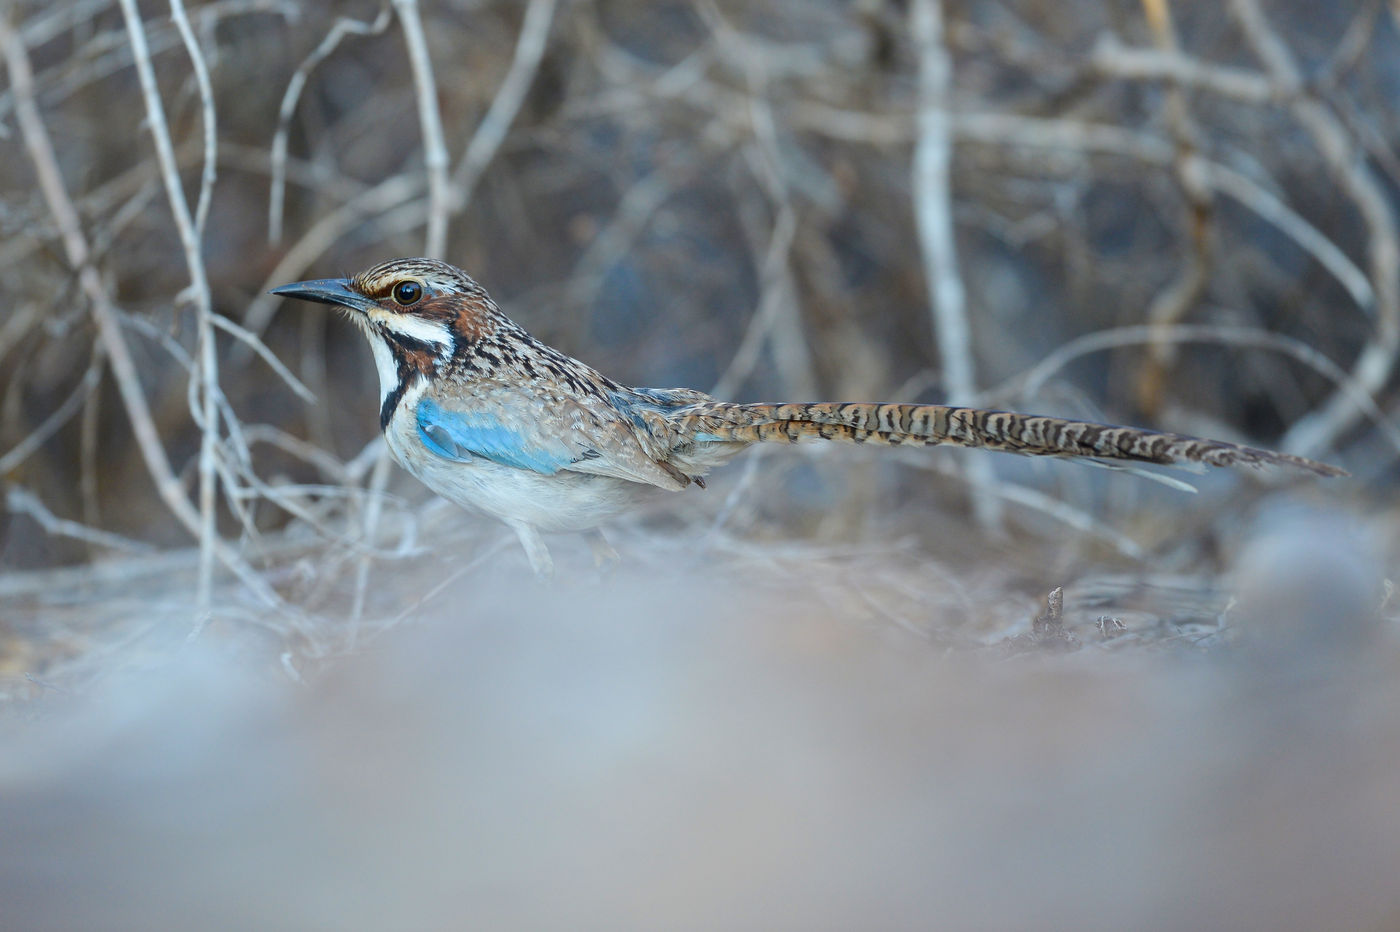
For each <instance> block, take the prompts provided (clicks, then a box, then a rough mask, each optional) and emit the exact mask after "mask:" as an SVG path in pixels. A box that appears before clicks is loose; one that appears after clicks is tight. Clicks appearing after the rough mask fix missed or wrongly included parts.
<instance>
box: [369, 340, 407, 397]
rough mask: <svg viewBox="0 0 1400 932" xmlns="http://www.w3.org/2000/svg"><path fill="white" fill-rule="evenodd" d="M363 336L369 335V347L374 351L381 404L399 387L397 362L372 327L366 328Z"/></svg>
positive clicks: (386, 344) (385, 342) (386, 343)
mask: <svg viewBox="0 0 1400 932" xmlns="http://www.w3.org/2000/svg"><path fill="white" fill-rule="evenodd" d="M365 336H367V337H369V348H370V351H371V352H373V353H374V368H376V369H378V370H379V403H380V404H381V405H382V404H384V399H386V398H388V397H389V396H390V395H391V394H392V393H393V391H394V389H396V388H398V387H399V364H398V361H397V360H395V359H394V353H393V351H392V350H390V349H389V344H388V342H387V341H385V339H384V338H383V337H382V336H380V335H379V334H378V333H375V332H374V330H373V329H367V330H366V331H365Z"/></svg>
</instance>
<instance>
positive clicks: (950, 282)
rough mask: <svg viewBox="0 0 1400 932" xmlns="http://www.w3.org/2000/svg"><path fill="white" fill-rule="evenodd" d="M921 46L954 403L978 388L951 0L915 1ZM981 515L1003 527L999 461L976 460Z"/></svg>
mask: <svg viewBox="0 0 1400 932" xmlns="http://www.w3.org/2000/svg"><path fill="white" fill-rule="evenodd" d="M909 15H910V19H911V26H912V30H913V36H914V41H915V43H916V44H917V46H918V49H919V135H918V139H917V140H916V142H915V144H914V165H913V175H914V177H913V192H914V216H915V220H916V222H917V226H918V231H919V245H920V248H921V250H922V253H923V263H924V279H925V281H926V282H927V287H928V292H929V303H930V306H931V310H932V316H933V329H934V333H935V334H936V335H937V339H938V354H939V359H940V361H941V362H942V369H943V381H944V385H945V387H946V389H947V395H948V403H949V404H954V405H957V404H965V403H967V401H968V400H969V399H971V398H972V397H973V396H974V395H975V394H976V393H977V376H976V365H975V363H976V361H975V359H974V356H973V350H972V332H971V329H970V328H969V326H968V322H967V297H966V294H967V293H966V291H965V289H964V288H963V280H962V273H961V272H960V271H959V269H958V254H957V242H956V237H955V233H954V230H953V205H952V175H951V166H952V159H953V144H952V121H951V120H950V118H949V109H950V107H949V105H950V102H951V99H952V77H953V63H952V57H951V56H950V55H949V53H948V49H947V48H946V47H945V46H944V44H943V0H915V2H914V4H913V7H912V8H911V10H910V14H909ZM965 465H966V468H967V470H968V479H969V482H970V484H971V502H972V511H973V515H974V517H975V518H976V520H977V523H978V524H979V525H980V526H981V527H982V528H983V529H986V530H991V529H994V528H996V527H998V526H999V525H1000V524H1001V505H1000V500H999V499H998V498H997V497H996V496H994V495H993V494H991V492H992V489H991V487H992V486H994V485H995V484H996V481H997V480H996V475H995V473H994V471H993V466H992V463H991V460H990V459H989V458H985V457H977V458H975V459H969V460H968V461H967V463H966V464H965Z"/></svg>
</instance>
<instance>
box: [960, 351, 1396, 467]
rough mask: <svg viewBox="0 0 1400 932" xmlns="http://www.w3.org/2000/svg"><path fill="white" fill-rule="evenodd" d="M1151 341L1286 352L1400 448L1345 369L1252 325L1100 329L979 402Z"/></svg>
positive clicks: (1032, 391) (1035, 386) (1030, 392)
mask: <svg viewBox="0 0 1400 932" xmlns="http://www.w3.org/2000/svg"><path fill="white" fill-rule="evenodd" d="M1154 339H1155V340H1169V341H1172V342H1174V343H1221V344H1225V345H1228V346H1247V347H1253V348H1257V349H1267V350H1272V351H1274V352H1278V353H1283V354H1285V355H1287V356H1291V357H1292V358H1293V359H1296V360H1297V361H1298V362H1300V363H1302V364H1303V365H1305V366H1307V367H1308V368H1309V369H1312V370H1313V371H1314V372H1316V373H1318V374H1319V375H1321V376H1322V377H1324V378H1326V379H1328V380H1329V381H1331V382H1332V383H1333V384H1335V385H1336V386H1337V388H1338V394H1339V395H1342V396H1344V397H1346V398H1347V399H1348V402H1349V403H1350V404H1352V405H1354V406H1355V407H1356V410H1357V411H1358V412H1359V413H1360V414H1361V415H1364V416H1365V417H1367V418H1369V419H1370V420H1371V422H1372V423H1374V424H1375V425H1376V426H1377V427H1378V428H1380V430H1381V432H1382V433H1383V434H1385V436H1386V438H1387V439H1388V440H1389V441H1390V443H1391V445H1392V446H1394V447H1395V449H1396V450H1397V451H1400V427H1397V426H1396V425H1395V424H1394V423H1392V422H1391V420H1390V419H1389V418H1388V417H1386V415H1385V412H1383V411H1382V410H1381V408H1380V406H1379V405H1377V404H1376V401H1375V399H1374V398H1373V397H1372V396H1371V394H1370V393H1369V392H1367V391H1366V389H1365V388H1364V387H1363V386H1362V385H1361V384H1360V383H1358V382H1357V381H1356V379H1355V378H1354V377H1353V376H1352V375H1350V374H1348V373H1347V371H1346V370H1345V369H1343V368H1342V367H1341V366H1339V365H1337V364H1336V363H1335V362H1333V361H1332V360H1330V359H1328V358H1327V357H1326V356H1324V355H1323V354H1322V353H1320V352H1318V351H1317V350H1316V349H1314V348H1313V347H1311V346H1309V345H1308V344H1306V343H1304V342H1303V341H1301V340H1297V339H1294V338H1293V337H1287V336H1283V335H1282V334H1278V333H1270V332H1269V331H1267V330H1259V329H1257V328H1254V327H1225V326H1217V325H1211V324H1177V325H1176V326H1174V327H1171V328H1169V329H1167V330H1166V331H1158V330H1157V329H1154V328H1153V327H1150V326H1146V325H1139V326H1133V327H1115V328H1112V329H1110V330H1100V331H1098V332H1096V333H1090V334H1086V335H1085V336H1082V337H1079V338H1078V339H1075V340H1071V341H1069V342H1068V343H1065V344H1064V345H1063V346H1060V347H1057V348H1056V349H1055V350H1054V351H1053V352H1051V353H1049V354H1047V355H1046V357H1045V358H1044V359H1043V360H1041V361H1040V362H1039V363H1037V364H1036V365H1035V366H1034V367H1032V368H1031V369H1028V370H1027V371H1025V372H1023V373H1021V374H1020V375H1018V376H1016V377H1015V378H1014V379H1011V380H1009V381H1008V382H1007V383H1006V384H1004V385H1001V386H998V387H997V388H995V389H993V390H991V391H988V392H985V393H983V395H982V396H981V399H980V401H981V403H982V404H992V403H995V401H993V399H1002V398H1010V397H1013V396H1019V397H1021V398H1023V399H1025V398H1031V397H1034V396H1035V395H1036V394H1037V393H1039V392H1040V390H1041V389H1042V388H1043V387H1044V385H1045V383H1046V382H1047V381H1049V380H1050V379H1051V378H1052V377H1053V376H1054V375H1055V373H1057V372H1059V371H1060V370H1061V369H1063V368H1064V367H1065V366H1067V365H1069V364H1070V363H1071V362H1073V361H1074V360H1076V359H1078V358H1080V357H1081V356H1086V355H1088V354H1089V353H1097V352H1102V351H1103V350H1106V349H1114V348H1116V347H1120V346H1135V345H1141V344H1146V343H1150V342H1151V341H1152V340H1154Z"/></svg>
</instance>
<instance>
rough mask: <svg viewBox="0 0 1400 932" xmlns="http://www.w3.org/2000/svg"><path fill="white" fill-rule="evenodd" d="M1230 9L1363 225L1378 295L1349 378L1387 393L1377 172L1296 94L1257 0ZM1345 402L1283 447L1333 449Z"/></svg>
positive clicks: (1351, 416) (1398, 251) (1386, 265)
mask: <svg viewBox="0 0 1400 932" xmlns="http://www.w3.org/2000/svg"><path fill="white" fill-rule="evenodd" d="M1230 9H1231V11H1232V12H1233V14H1234V16H1235V19H1236V20H1237V21H1238V22H1239V24H1240V26H1241V27H1242V28H1243V30H1244V34H1245V38H1246V40H1247V41H1248V42H1249V44H1250V45H1251V46H1252V47H1253V49H1254V53H1255V55H1257V56H1258V58H1259V60H1260V61H1261V62H1262V63H1263V65H1264V68H1265V70H1266V71H1267V72H1268V74H1269V76H1270V78H1272V80H1273V81H1274V83H1275V84H1276V85H1278V86H1279V87H1280V88H1281V89H1282V91H1283V93H1284V94H1285V96H1286V97H1287V99H1289V101H1290V105H1289V109H1290V110H1291V111H1292V113H1293V116H1294V118H1295V119H1296V120H1297V121H1298V122H1299V123H1300V124H1301V125H1302V126H1303V128H1304V129H1305V130H1307V132H1308V133H1309V135H1311V136H1312V138H1313V142H1314V144H1315V145H1316V146H1317V149H1318V151H1319V152H1320V153H1321V154H1322V157H1323V160H1324V161H1325V162H1326V164H1327V167H1328V169H1329V170H1330V171H1331V173H1332V176H1333V178H1334V179H1335V180H1336V182H1337V184H1338V185H1339V186H1340V187H1341V189H1342V190H1343V191H1344V192H1346V195H1347V196H1348V197H1349V198H1350V199H1351V201H1352V203H1353V204H1354V205H1355V207H1356V210H1357V213H1359V214H1360V215H1361V219H1362V221H1363V222H1364V223H1365V224H1366V230H1367V233H1368V242H1367V258H1368V260H1369V261H1368V265H1369V275H1370V279H1371V286H1372V288H1374V289H1375V294H1376V321H1375V332H1374V333H1373V334H1372V337H1371V339H1369V340H1368V341H1367V342H1366V345H1365V346H1364V347H1363V348H1362V350H1361V354H1360V355H1359V356H1358V357H1357V359H1356V362H1355V363H1354V364H1353V365H1352V369H1351V373H1352V378H1353V379H1354V380H1355V383H1356V385H1357V387H1358V388H1360V389H1361V390H1362V391H1364V392H1366V393H1367V394H1368V395H1370V394H1372V393H1376V392H1379V391H1380V390H1381V389H1382V388H1384V387H1385V384H1386V382H1387V381H1388V380H1389V379H1390V375H1391V373H1392V372H1394V370H1395V362H1396V356H1397V353H1400V231H1397V224H1396V217H1395V213H1394V211H1393V210H1392V209H1391V206H1390V198H1389V197H1388V196H1387V194H1386V192H1385V189H1384V187H1383V186H1382V185H1381V183H1380V180H1379V179H1378V178H1377V177H1376V173H1375V171H1374V170H1373V169H1372V168H1371V166H1370V165H1369V164H1368V163H1367V161H1366V160H1365V159H1364V158H1361V157H1360V154H1359V151H1358V150H1359V147H1358V146H1357V145H1356V143H1355V141H1354V140H1353V139H1352V138H1351V135H1350V133H1348V132H1347V128H1346V125H1345V124H1344V123H1343V122H1342V121H1341V120H1340V119H1338V118H1337V116H1336V115H1335V114H1334V113H1332V111H1331V110H1330V109H1328V108H1327V106H1326V105H1325V104H1323V103H1322V102H1321V101H1320V100H1318V99H1316V98H1315V97H1313V96H1311V95H1307V94H1303V93H1302V88H1303V75H1302V72H1301V70H1300V69H1299V67H1298V64H1297V62H1296V61H1295V60H1294V57H1293V53H1292V51H1291V50H1290V49H1289V48H1288V46H1287V45H1286V44H1285V43H1284V41H1283V39H1282V38H1280V37H1279V35H1278V33H1277V32H1276V31H1274V28H1273V27H1272V26H1271V25H1270V24H1269V21H1268V18H1267V17H1265V15H1264V11H1263V10H1262V9H1261V8H1260V6H1259V4H1258V2H1257V0H1231V4H1230ZM1359 414H1360V411H1359V409H1358V408H1357V407H1356V405H1355V404H1354V403H1353V401H1352V399H1351V397H1350V396H1349V395H1348V394H1346V393H1344V392H1341V391H1339V392H1336V393H1334V394H1333V395H1332V397H1331V398H1329V399H1328V400H1327V401H1326V402H1324V403H1323V404H1322V406H1321V407H1319V408H1318V409H1317V410H1316V411H1314V412H1312V413H1311V414H1309V415H1308V416H1307V417H1305V418H1303V419H1301V420H1300V421H1298V423H1296V424H1294V425H1293V427H1292V428H1291V429H1290V430H1289V431H1288V434H1287V435H1286V436H1285V437H1284V439H1283V447H1284V449H1286V450H1289V451H1291V452H1295V453H1300V454H1303V455H1307V454H1309V453H1312V452H1314V451H1316V450H1321V449H1325V448H1327V447H1329V446H1331V445H1333V444H1334V443H1335V442H1336V440H1337V438H1338V437H1340V436H1341V435H1342V434H1343V433H1345V432H1346V431H1347V430H1348V429H1349V428H1350V427H1351V426H1352V425H1353V424H1354V423H1356V419H1357V417H1358V416H1359Z"/></svg>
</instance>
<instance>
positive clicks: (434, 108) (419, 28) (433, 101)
mask: <svg viewBox="0 0 1400 932" xmlns="http://www.w3.org/2000/svg"><path fill="white" fill-rule="evenodd" d="M392 2H393V4H394V11H395V12H396V13H397V14H398V17H399V24H400V25H402V26H403V35H404V41H405V42H406V43H407V44H408V60H409V63H410V64H411V65H412V66H413V89H414V96H415V97H416V98H417V100H418V125H419V128H420V129H421V131H422V133H423V163H424V165H425V166H426V168H427V172H428V241H427V244H426V245H425V246H424V247H423V250H424V255H427V256H431V257H433V258H435V259H441V258H443V256H444V254H445V251H446V249H447V215H448V209H449V208H450V207H451V206H452V205H451V204H450V203H449V201H450V197H449V192H448V184H447V166H448V158H447V144H446V143H445V142H444V141H443V137H442V114H441V113H439V112H438V100H437V84H436V83H435V82H434V81H433V62H432V57H431V56H430V55H429V54H428V41H427V39H426V38H425V37H424V36H423V21H422V19H421V18H420V17H419V15H418V0H392Z"/></svg>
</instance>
